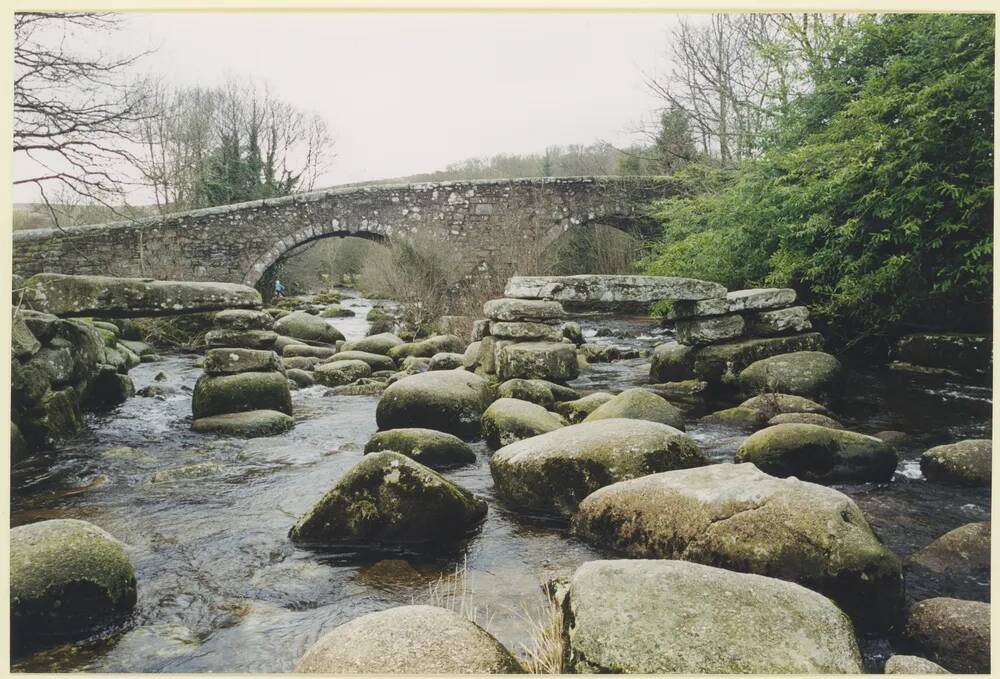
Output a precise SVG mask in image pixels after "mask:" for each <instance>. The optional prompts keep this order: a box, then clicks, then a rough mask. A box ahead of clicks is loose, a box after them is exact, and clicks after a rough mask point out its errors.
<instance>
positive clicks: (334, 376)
mask: <svg viewBox="0 0 1000 679" xmlns="http://www.w3.org/2000/svg"><path fill="white" fill-rule="evenodd" d="M371 375H372V368H371V366H370V365H368V364H367V363H365V362H364V361H359V360H356V359H351V360H334V361H330V362H328V363H321V364H319V365H318V366H316V369H315V370H313V378H314V379H315V380H316V381H317V382H319V383H320V384H323V385H326V386H328V387H339V386H341V385H343V384H350V383H351V382H355V381H357V380H360V379H363V378H366V377H371Z"/></svg>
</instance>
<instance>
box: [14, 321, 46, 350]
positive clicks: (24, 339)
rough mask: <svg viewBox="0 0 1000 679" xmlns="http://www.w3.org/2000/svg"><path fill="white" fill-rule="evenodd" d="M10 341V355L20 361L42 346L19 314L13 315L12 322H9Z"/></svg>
mask: <svg viewBox="0 0 1000 679" xmlns="http://www.w3.org/2000/svg"><path fill="white" fill-rule="evenodd" d="M10 342H11V355H12V356H13V357H14V358H16V359H18V360H22V361H23V360H27V359H29V358H31V356H33V355H34V354H35V353H36V352H37V351H38V350H39V349H41V348H42V344H41V342H39V341H38V339H37V338H36V337H35V335H34V334H33V333H32V332H31V330H30V329H29V328H28V325H27V323H25V322H24V318H23V317H22V316H21V314H17V315H15V316H14V320H13V323H12V324H11V333H10Z"/></svg>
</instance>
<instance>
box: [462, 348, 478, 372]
mask: <svg viewBox="0 0 1000 679" xmlns="http://www.w3.org/2000/svg"><path fill="white" fill-rule="evenodd" d="M482 350H483V343H482V341H481V340H478V341H475V342H473V343H472V344H470V345H469V346H467V347H466V348H465V353H464V354H462V367H463V368H465V369H466V370H473V371H474V370H475V369H476V368H478V367H479V361H480V360H481V358H480V356H481V354H482Z"/></svg>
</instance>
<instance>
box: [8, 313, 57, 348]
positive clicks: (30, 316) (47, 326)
mask: <svg viewBox="0 0 1000 679" xmlns="http://www.w3.org/2000/svg"><path fill="white" fill-rule="evenodd" d="M18 319H19V320H20V322H23V323H24V324H25V325H27V326H28V330H29V331H30V332H31V334H32V335H34V336H35V339H37V340H38V341H39V342H41V343H42V344H48V343H49V340H50V339H52V338H53V337H55V335H56V330H57V329H58V327H59V324H60V323H62V319H60V318H59V317H58V316H53V315H52V314H43V313H42V312H41V311H33V310H32V309H23V308H22V309H19V310H18V312H17V315H16V316H15V321H14V323H15V325H17V324H18V322H19V321H18ZM11 330H12V336H11V342H12V344H14V345H15V346H16V345H21V347H22V348H19V349H15V350H14V352H13V354H14V356H15V357H16V358H21V359H23V358H27V357H28V356H30V355H31V354H33V353H34V352H35V351H37V350H31V347H33V346H34V345H33V344H32V343H31V340H30V339H29V338H28V337H27V336H25V335H23V334H22V333H23V332H24V330H23V328H16V327H15V328H11ZM14 334H17V335H18V337H14V336H13V335H14ZM25 342H27V346H26V347H25V345H24V344H23V343H25Z"/></svg>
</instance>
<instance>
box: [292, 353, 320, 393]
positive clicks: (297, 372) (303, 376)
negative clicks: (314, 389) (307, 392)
mask: <svg viewBox="0 0 1000 679" xmlns="http://www.w3.org/2000/svg"><path fill="white" fill-rule="evenodd" d="M293 360H294V359H293ZM285 377H287V378H288V379H289V381H291V382H294V383H295V385H296V386H297V387H299V388H300V389H302V388H305V387H311V386H313V385H314V384H316V379H315V378H314V377H313V376H312V373H311V372H308V371H306V370H302V369H300V368H287V369H286V370H285Z"/></svg>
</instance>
